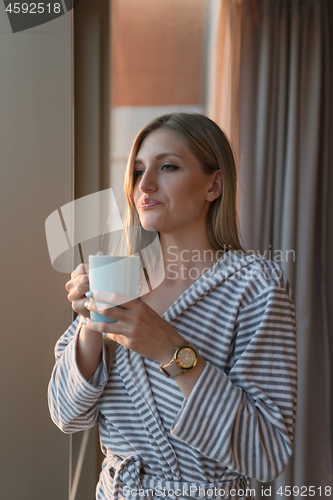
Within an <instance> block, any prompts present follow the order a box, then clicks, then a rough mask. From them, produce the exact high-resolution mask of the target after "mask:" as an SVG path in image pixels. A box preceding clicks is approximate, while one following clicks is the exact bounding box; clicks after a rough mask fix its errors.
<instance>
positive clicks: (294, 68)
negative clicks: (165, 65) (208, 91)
mask: <svg viewBox="0 0 333 500" xmlns="http://www.w3.org/2000/svg"><path fill="white" fill-rule="evenodd" d="M219 16H220V17H219V27H218V34H217V37H216V59H215V86H214V95H213V100H212V104H211V107H210V110H209V114H210V116H211V117H212V118H213V119H216V120H217V122H218V123H219V124H220V125H221V126H222V128H224V129H225V130H226V132H227V133H228V135H229V137H230V138H231V140H232V143H233V145H234V149H235V152H236V155H237V157H238V165H239V215H240V226H241V232H242V236H243V240H244V244H245V247H246V248H247V249H252V250H255V251H260V253H262V254H265V253H266V256H267V257H270V258H272V259H274V260H276V261H277V262H278V263H279V264H280V265H281V266H282V268H283V269H284V270H285V272H286V273H287V276H288V278H289V280H290V282H291V285H292V288H293V292H294V299H295V303H296V312H297V327H298V333H297V335H298V364H299V366H298V376H299V396H298V407H297V420H296V433H295V446H294V455H293V458H292V460H291V462H290V464H289V465H288V468H287V470H286V471H285V472H284V473H283V474H282V475H281V476H280V477H279V478H278V479H277V480H275V481H274V483H272V484H271V485H267V486H266V487H268V486H271V487H272V494H271V498H275V499H276V500H277V499H280V498H286V497H285V496H281V495H279V494H277V492H278V489H279V487H280V486H282V490H280V491H282V492H285V491H288V490H285V487H286V486H291V487H293V486H298V487H301V486H303V490H302V491H303V493H305V496H310V494H311V491H315V496H314V498H321V497H325V498H331V497H333V489H332V490H331V494H330V495H327V494H326V493H329V490H328V489H326V491H325V487H331V488H333V461H332V452H333V442H332V433H331V430H332V429H331V425H332V421H331V412H332V410H331V372H330V352H332V332H331V335H330V336H329V329H328V321H329V318H330V317H331V316H330V311H331V310H332V309H333V287H332V284H331V281H330V280H328V275H327V270H328V266H330V268H331V267H332V266H331V265H330V264H328V263H327V258H326V257H327V256H328V257H330V255H328V244H329V242H330V238H328V237H327V236H328V235H327V232H326V231H327V217H328V208H327V207H328V205H327V203H330V198H331V197H330V193H332V192H333V185H332V175H328V174H329V172H328V166H329V159H330V154H329V152H330V149H329V148H331V147H332V146H331V142H332V118H331V116H332V114H331V113H330V107H331V109H332V104H331V100H332V95H330V88H333V87H332V85H333V78H332V74H333V67H332V54H331V52H330V49H331V48H332V46H333V45H332V42H333V36H332V33H333V9H332V5H331V2H330V0H234V1H233V0H221V2H220V13H219ZM330 99H331V100H330ZM329 290H330V291H331V295H327V291H329ZM310 486H312V487H314V488H315V489H314V490H312V489H309V487H310ZM306 488H308V489H306ZM320 488H321V489H320ZM297 491H298V490H297V488H295V489H294V491H293V492H292V494H291V496H290V497H289V498H295V499H296V498H301V497H300V494H301V490H300V491H299V496H298V495H297ZM256 498H265V497H263V496H262V495H261V485H260V486H259V485H258V484H257V495H256ZM266 498H267V497H266Z"/></svg>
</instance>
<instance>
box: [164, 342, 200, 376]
mask: <svg viewBox="0 0 333 500" xmlns="http://www.w3.org/2000/svg"><path fill="white" fill-rule="evenodd" d="M197 361H198V351H197V350H196V348H195V347H194V346H193V345H191V344H190V343H189V342H187V343H186V344H183V345H181V346H180V347H176V348H175V353H174V355H173V358H172V360H171V361H170V362H169V363H166V364H165V365H163V364H162V363H161V364H160V366H159V367H158V369H159V370H160V372H161V373H163V375H164V376H165V377H167V378H170V377H176V376H177V375H180V374H181V373H184V372H186V371H188V370H191V368H194V367H195V365H196V364H197Z"/></svg>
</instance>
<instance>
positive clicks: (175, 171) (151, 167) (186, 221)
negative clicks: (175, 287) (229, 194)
mask: <svg viewBox="0 0 333 500" xmlns="http://www.w3.org/2000/svg"><path fill="white" fill-rule="evenodd" d="M215 177H216V175H215V173H214V174H212V175H207V174H205V173H204V172H203V171H202V168H201V166H200V163H199V160H198V159H197V158H196V156H194V154H193V153H192V152H191V151H190V149H189V148H188V147H187V145H186V144H185V142H184V141H183V140H182V139H180V138H179V137H178V136H177V135H176V134H175V133H174V132H172V131H171V130H168V129H164V128H160V129H158V130H155V131H154V132H151V133H150V134H149V135H148V136H147V137H146V138H145V139H144V141H143V142H142V144H141V147H140V149H139V151H138V153H137V157H136V161H135V167H134V178H135V184H134V203H135V206H136V209H137V211H138V214H139V217H140V222H141V224H142V226H143V227H146V228H151V229H155V230H156V231H159V232H160V233H170V232H175V231H181V232H183V231H184V230H187V229H190V228H192V229H195V228H196V226H197V225H198V224H200V223H202V224H206V217H207V212H208V209H209V205H210V201H212V200H211V199H210V198H211V195H210V194H209V191H210V188H211V187H212V185H213V184H214V178H215ZM215 197H216V196H215ZM214 199H215V198H214Z"/></svg>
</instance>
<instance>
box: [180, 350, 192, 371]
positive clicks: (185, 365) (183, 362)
mask: <svg viewBox="0 0 333 500" xmlns="http://www.w3.org/2000/svg"><path fill="white" fill-rule="evenodd" d="M196 362H197V355H196V353H195V352H194V350H193V349H192V348H191V347H182V348H181V349H179V351H178V353H177V365H178V366H179V368H182V369H183V370H188V369H189V368H192V367H193V366H195V364H196Z"/></svg>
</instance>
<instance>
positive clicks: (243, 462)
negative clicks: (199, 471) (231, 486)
mask: <svg viewBox="0 0 333 500" xmlns="http://www.w3.org/2000/svg"><path fill="white" fill-rule="evenodd" d="M234 333H235V347H234V353H233V355H234V362H233V364H232V367H231V369H230V371H229V373H225V372H224V371H223V370H222V369H220V368H219V367H217V366H213V365H212V364H211V363H209V362H207V363H206V367H205V369H204V371H203V373H202V374H201V376H200V378H199V380H198V381H197V383H196V385H195V387H194V389H193V391H192V393H191V395H190V397H189V399H188V401H187V402H185V403H184V406H183V408H182V409H181V410H180V412H179V414H178V415H177V417H176V419H175V422H174V427H173V429H172V430H171V433H172V434H173V435H174V436H176V437H177V438H179V439H181V440H182V441H184V442H186V443H187V444H189V445H190V446H192V447H194V448H195V449H197V450H198V451H200V452H201V453H202V454H203V455H205V456H207V457H209V458H211V459H214V460H216V461H218V462H220V463H221V464H223V465H225V466H226V467H228V468H230V469H232V470H234V471H236V472H238V473H240V474H242V475H245V476H249V477H251V478H255V479H257V480H259V481H262V482H266V481H272V480H273V479H275V478H276V477H277V476H278V475H279V474H281V472H282V471H283V470H284V468H285V467H286V465H287V463H288V460H289V458H290V456H291V454H292V444H293V432H294V423H295V413H296V390H297V361H296V335H295V311H294V304H293V301H292V298H291V292H290V291H289V290H288V288H284V287H277V286H268V287H267V288H266V289H264V290H262V291H261V292H260V293H259V295H257V296H256V297H255V298H254V299H253V300H252V301H251V302H250V303H249V304H248V305H247V306H245V307H244V308H243V309H242V310H241V311H240V312H239V313H238V317H237V322H236V324H235V328H234Z"/></svg>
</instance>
